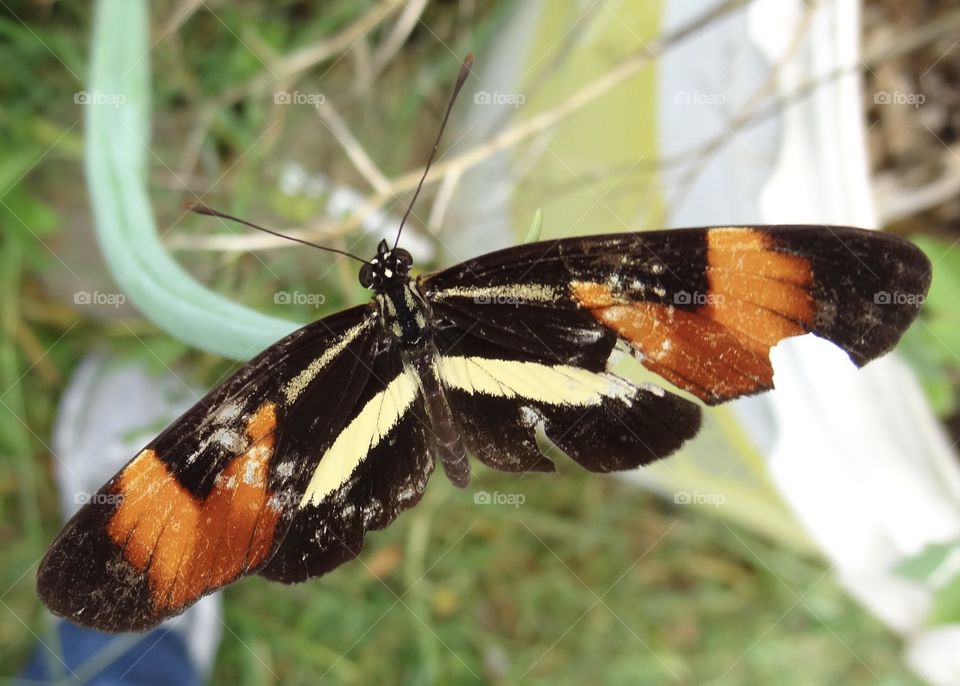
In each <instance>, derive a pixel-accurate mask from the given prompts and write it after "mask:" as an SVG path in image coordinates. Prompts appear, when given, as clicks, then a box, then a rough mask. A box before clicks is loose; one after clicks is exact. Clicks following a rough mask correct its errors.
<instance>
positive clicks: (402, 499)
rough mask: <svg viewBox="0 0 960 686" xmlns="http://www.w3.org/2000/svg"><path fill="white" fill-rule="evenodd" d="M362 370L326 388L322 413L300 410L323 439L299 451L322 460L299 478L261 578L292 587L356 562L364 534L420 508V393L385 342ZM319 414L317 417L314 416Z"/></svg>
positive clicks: (424, 472) (427, 461)
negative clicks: (292, 506) (321, 429)
mask: <svg viewBox="0 0 960 686" xmlns="http://www.w3.org/2000/svg"><path fill="white" fill-rule="evenodd" d="M363 361H364V364H366V365H367V366H368V367H369V369H368V370H364V371H365V372H366V373H364V372H361V370H359V369H357V373H356V374H355V375H353V376H351V377H350V378H344V379H343V380H342V381H341V382H337V383H335V384H333V385H332V386H331V388H330V391H329V392H330V396H331V400H330V402H329V403H328V404H326V405H325V406H324V407H323V408H317V407H313V408H310V407H307V406H304V407H303V408H302V411H301V412H300V414H302V417H298V416H293V417H292V420H293V421H294V423H296V422H298V421H304V422H306V421H314V422H321V423H323V425H324V426H325V427H326V429H327V432H326V435H325V436H323V438H322V440H321V441H320V442H318V443H316V444H315V445H312V446H311V445H306V446H304V447H303V450H307V451H313V453H315V454H318V455H322V458H320V460H319V462H316V460H313V461H312V462H310V461H308V460H304V461H303V464H304V465H308V464H309V465H310V467H309V468H308V469H305V470H303V471H302V472H301V474H300V475H299V481H298V482H297V487H298V490H297V492H298V493H299V494H300V495H299V498H300V500H299V501H298V504H297V508H296V511H295V512H294V514H293V519H292V522H291V524H290V528H289V530H288V531H287V535H286V537H285V538H284V540H283V541H282V542H281V543H280V545H279V547H278V548H277V550H276V552H275V553H274V555H273V556H272V557H271V559H270V561H269V563H268V564H267V565H265V566H264V567H263V568H262V569H261V570H260V571H259V573H260V575H262V576H265V577H267V578H268V579H271V580H273V581H280V582H284V583H293V582H297V581H303V580H305V579H309V578H311V577H314V576H319V575H321V574H325V573H326V572H328V571H330V570H331V569H333V568H334V567H337V566H338V565H340V564H342V563H343V562H345V561H347V560H349V559H352V558H354V557H356V556H357V555H358V554H359V553H360V549H361V547H362V545H363V539H364V535H365V533H366V532H367V531H371V530H376V529H383V528H384V527H386V526H387V525H388V524H390V522H392V521H393V520H394V519H395V518H396V517H397V515H398V514H399V513H400V512H402V511H403V510H406V509H408V508H411V507H413V506H414V505H416V504H417V502H419V500H420V497H421V496H422V495H423V491H424V489H425V487H426V484H427V480H428V479H429V478H430V475H431V474H432V473H433V467H434V464H433V456H432V451H431V449H430V443H429V441H428V438H429V437H428V432H429V422H428V421H427V419H426V416H425V413H424V408H423V398H422V397H421V394H420V388H419V386H418V385H417V382H416V380H415V379H414V378H412V377H411V375H410V374H409V373H408V372H406V371H405V370H404V367H403V362H402V359H401V357H400V352H399V349H398V345H397V344H396V342H395V340H394V339H393V338H392V337H389V336H386V335H384V336H381V337H379V338H377V339H376V340H375V341H374V347H373V348H372V349H371V350H370V352H369V355H367V356H364V357H363ZM318 413H319V414H318Z"/></svg>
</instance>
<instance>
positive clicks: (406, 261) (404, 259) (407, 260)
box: [393, 248, 413, 267]
mask: <svg viewBox="0 0 960 686" xmlns="http://www.w3.org/2000/svg"><path fill="white" fill-rule="evenodd" d="M393 257H394V259H395V260H396V261H397V264H398V265H402V266H404V267H409V266H410V265H411V264H413V257H412V256H411V255H410V253H408V252H407V251H406V250H404V249H403V248H397V249H396V250H394V251H393Z"/></svg>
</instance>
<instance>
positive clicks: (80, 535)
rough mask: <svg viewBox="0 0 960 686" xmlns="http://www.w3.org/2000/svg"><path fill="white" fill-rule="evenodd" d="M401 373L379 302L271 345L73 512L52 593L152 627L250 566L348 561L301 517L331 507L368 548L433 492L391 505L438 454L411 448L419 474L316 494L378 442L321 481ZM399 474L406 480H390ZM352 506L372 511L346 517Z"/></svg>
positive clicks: (137, 626)
mask: <svg viewBox="0 0 960 686" xmlns="http://www.w3.org/2000/svg"><path fill="white" fill-rule="evenodd" d="M401 371H402V370H401V368H400V367H399V363H398V361H397V358H396V355H395V354H393V353H391V350H390V345H389V342H388V341H386V339H385V336H384V334H383V331H382V327H381V326H380V322H379V317H378V315H377V313H376V312H375V310H374V309H373V308H370V307H357V308H353V309H350V310H346V311H344V312H341V313H339V314H336V315H333V316H331V317H328V318H326V319H322V320H320V321H317V322H314V323H313V324H310V325H308V326H306V327H304V328H302V329H300V330H298V331H296V332H294V333H293V334H291V335H290V336H288V337H287V338H285V339H283V340H282V341H280V342H279V343H277V344H276V345H274V346H272V347H270V348H268V349H267V350H265V351H264V352H263V353H261V354H260V355H259V356H258V357H257V358H255V359H254V360H252V361H251V362H250V363H249V364H247V365H245V366H244V367H243V368H241V369H240V370H239V371H238V372H237V373H236V374H235V375H234V376H233V377H231V378H230V379H229V380H228V381H227V382H226V383H224V384H223V385H221V386H220V387H218V388H217V389H215V390H213V391H212V392H211V393H209V394H208V395H207V396H206V397H204V398H203V399H202V400H200V401H199V402H198V403H197V404H196V405H195V406H194V407H193V408H191V409H190V410H188V411H187V412H186V413H185V414H184V415H183V416H182V417H181V418H180V419H178V420H177V421H176V422H174V423H173V424H172V425H171V426H170V427H169V428H168V429H167V430H166V431H164V432H163V433H162V434H161V435H160V436H159V437H157V439H155V440H154V441H152V442H151V443H150V444H149V445H148V446H146V447H145V448H144V449H143V450H142V451H141V452H140V453H139V454H138V455H137V456H136V457H135V458H134V459H133V460H132V461H131V462H130V463H128V464H127V465H126V466H125V467H124V468H123V469H122V470H121V471H120V472H119V473H118V474H117V475H116V476H115V477H114V478H113V479H111V480H110V481H109V482H108V483H107V484H106V485H105V486H104V487H103V488H102V489H101V490H100V491H99V492H98V493H97V494H96V496H94V497H93V498H92V501H91V502H90V503H89V504H88V505H86V506H84V507H83V508H82V509H81V510H80V511H79V512H78V513H77V514H76V515H75V516H74V517H73V518H72V519H71V520H70V521H69V522H68V523H67V525H66V526H65V527H64V528H63V530H62V531H61V533H60V534H59V535H58V537H57V539H56V540H55V541H54V543H53V544H52V545H51V547H50V549H49V551H48V552H47V554H46V555H45V557H44V559H43V560H42V562H41V564H40V569H39V572H38V577H37V587H38V592H39V594H40V596H41V598H42V599H43V601H44V602H45V603H46V605H47V606H48V607H49V608H50V609H51V610H52V611H53V612H55V613H56V614H60V615H63V616H65V617H67V618H68V619H70V620H71V621H74V622H76V623H79V624H83V625H86V626H91V627H95V628H98V629H102V630H108V631H123V630H142V629H146V628H149V627H151V626H153V625H155V624H157V623H159V622H160V621H162V620H163V619H165V618H167V617H170V616H173V615H176V614H179V613H180V612H182V611H183V610H184V609H185V608H186V607H188V606H189V605H191V604H193V603H194V602H195V601H196V600H197V599H199V598H200V597H201V596H202V595H205V594H207V593H210V592H212V591H213V590H215V589H217V588H219V587H221V586H223V585H225V584H228V583H230V582H231V581H233V580H234V579H236V578H237V577H239V576H243V575H247V574H251V573H255V572H257V571H259V570H264V572H265V573H266V575H267V576H271V577H275V576H277V574H276V572H275V570H276V569H278V568H282V569H289V568H291V567H290V563H289V562H287V561H288V560H290V559H292V557H293V556H294V555H300V556H303V557H304V559H313V558H316V557H320V558H324V556H326V558H328V559H332V558H336V559H339V560H342V559H344V558H345V556H346V553H345V552H344V549H342V548H337V545H338V543H337V541H336V540H334V539H333V538H330V537H328V538H321V537H320V536H319V535H317V536H314V535H313V533H312V532H305V531H303V530H302V528H301V526H302V524H303V522H304V521H306V520H308V519H309V520H310V521H311V522H313V521H314V520H313V519H311V513H313V512H314V511H315V510H317V509H322V508H327V509H326V512H327V513H328V515H329V516H330V519H329V521H327V522H326V523H318V524H317V527H318V530H322V528H323V527H324V526H331V527H333V526H336V527H337V528H338V533H337V534H336V539H338V540H342V541H346V542H349V544H350V546H349V547H348V548H347V550H348V551H349V552H350V553H351V554H355V552H356V551H357V550H358V549H359V541H361V540H362V537H363V529H365V528H372V527H376V526H383V525H385V522H386V521H387V519H388V518H392V517H393V516H395V515H396V513H397V512H398V511H399V510H401V509H403V508H404V507H407V506H409V505H411V504H412V503H413V502H414V501H415V497H419V491H416V496H415V497H414V496H411V497H409V498H407V499H406V500H404V499H402V498H397V499H395V500H390V501H389V502H390V507H387V506H386V504H385V500H384V496H383V493H384V492H385V491H390V489H394V490H397V489H404V488H407V487H408V486H409V484H410V483H411V482H415V484H416V485H420V484H421V483H422V482H425V481H426V478H427V475H428V474H429V468H430V465H429V464H427V463H425V462H424V460H423V459H422V458H411V460H410V461H409V464H407V463H406V462H404V460H403V459H398V460H397V461H398V462H401V463H403V464H404V465H405V466H406V468H407V471H406V472H403V473H401V471H402V468H401V467H399V466H395V467H394V468H393V469H392V470H389V471H384V472H382V473H378V474H376V475H374V478H373V479H372V481H369V480H368V481H367V482H366V483H365V486H364V487H363V488H362V489H352V490H350V492H349V497H342V498H341V499H340V500H339V501H338V502H337V505H336V506H333V505H330V504H328V503H327V501H326V498H325V497H316V498H314V500H315V501H316V502H314V501H313V500H310V499H305V495H306V494H308V492H310V493H312V496H311V497H313V496H316V495H317V494H319V493H323V492H324V491H325V489H327V488H328V487H329V486H330V485H331V484H335V483H336V482H337V480H338V479H348V478H349V477H350V473H349V472H350V465H349V464H348V463H349V460H351V459H353V460H354V461H355V462H362V461H363V459H364V457H365V456H366V452H365V451H357V452H354V453H350V452H349V451H348V452H347V453H341V454H340V459H341V463H340V464H339V467H340V469H339V471H338V470H337V469H331V468H330V465H328V466H327V468H326V469H325V471H321V472H320V477H319V478H318V479H316V480H314V475H315V474H317V473H318V471H319V467H320V464H321V463H322V462H323V460H322V458H323V457H326V456H328V448H329V447H330V446H332V445H333V444H334V442H335V441H336V438H337V437H338V436H339V435H340V434H341V433H342V430H343V429H344V427H346V426H349V424H350V422H351V419H352V418H353V417H355V416H357V415H358V414H360V413H361V412H362V411H363V409H364V404H363V403H364V400H365V399H369V397H370V396H371V394H373V395H376V392H377V389H378V388H379V389H380V390H381V391H382V390H384V389H385V388H387V387H388V386H389V384H390V383H391V381H393V380H394V378H395V377H396V376H397V375H398V374H400V373H401ZM391 375H393V377H391ZM413 402H414V401H413V400H410V401H408V404H413ZM375 426H376V424H375ZM408 427H409V424H403V425H402V427H401V428H403V429H404V430H405V432H406V433H405V434H404V435H405V439H404V440H405V441H406V442H405V444H404V445H403V446H402V449H403V450H405V451H408V452H409V453H410V454H411V455H418V453H417V448H418V446H417V445H416V441H417V440H419V438H420V436H419V435H418V434H417V433H416V430H415V429H409V428H408ZM379 428H381V429H383V430H384V432H385V433H387V434H390V430H389V427H387V426H382V425H381V426H380V427H379ZM395 435H397V434H391V439H392V437H393V436H395ZM424 452H425V450H423V451H421V452H420V453H419V454H423V453H424ZM400 457H404V458H405V457H406V456H405V455H404V456H400ZM389 479H397V480H398V482H400V481H402V482H403V483H401V484H400V485H399V486H398V485H397V484H386V483H381V480H389ZM311 487H312V488H313V490H312V491H310V489H311ZM334 490H335V489H334ZM331 492H333V491H331ZM334 495H342V492H337V493H334ZM350 507H352V508H354V509H355V510H356V511H357V512H359V513H361V514H360V516H359V517H356V518H349V517H346V516H344V515H343V512H344V511H345V510H346V509H347V508H350ZM338 508H339V509H338ZM373 510H375V512H374V513H373V514H370V512H371V511H373ZM338 512H339V515H338ZM291 527H292V528H293V530H294V531H293V534H292V535H291V533H290V530H291ZM324 546H327V547H326V548H325V547H324ZM274 558H276V559H277V562H276V563H274V562H273V560H274ZM281 561H283V562H282V564H281ZM281 576H283V575H281ZM287 576H288V577H292V576H295V575H291V574H288V575H287Z"/></svg>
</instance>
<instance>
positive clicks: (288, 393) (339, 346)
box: [283, 317, 374, 405]
mask: <svg viewBox="0 0 960 686" xmlns="http://www.w3.org/2000/svg"><path fill="white" fill-rule="evenodd" d="M373 321H374V318H373V317H368V318H366V319H364V320H363V321H362V322H360V323H359V324H357V325H356V326H353V327H351V328H349V329H347V330H346V331H345V332H344V333H343V335H342V336H341V337H340V338H338V339H337V340H336V341H334V342H333V343H331V344H330V346H329V347H327V349H326V350H324V351H323V354H322V355H321V356H320V357H318V358H316V359H315V360H313V361H312V362H311V363H310V364H308V365H307V366H306V368H305V369H304V370H303V371H302V372H300V373H299V374H297V375H296V376H295V377H293V378H292V379H290V381H288V382H287V384H286V385H285V386H284V387H283V394H284V400H285V402H286V404H287V405H290V404H292V403H293V402H295V401H296V400H297V398H299V397H300V394H301V393H303V391H304V390H305V389H306V388H307V386H309V385H310V383H311V382H312V381H313V380H314V379H315V378H317V374H319V373H320V372H321V371H323V368H324V367H326V366H327V365H328V364H330V361H331V360H332V359H333V358H335V357H336V356H337V355H339V354H340V353H341V352H343V350H344V348H346V347H347V346H348V345H350V343H351V342H352V341H353V340H354V339H355V338H356V337H357V336H359V335H360V334H361V333H362V332H363V331H364V330H365V329H366V328H367V327H368V326H370V325H371V324H373Z"/></svg>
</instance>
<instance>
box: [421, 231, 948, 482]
mask: <svg viewBox="0 0 960 686" xmlns="http://www.w3.org/2000/svg"><path fill="white" fill-rule="evenodd" d="M929 283H930V264H929V262H928V260H927V259H926V257H925V256H924V255H923V253H921V252H920V251H919V250H918V249H917V248H916V247H915V246H913V245H911V244H910V243H907V242H906V241H903V240H900V239H897V238H894V237H891V236H889V235H886V234H881V233H876V232H872V231H865V230H862V229H853V228H845V227H809V226H800V227H786V226H784V227H729V228H700V229H681V230H673V231H658V232H645V233H625V234H612V235H607V236H592V237H583V238H569V239H563V240H558V241H551V242H541V243H533V244H528V245H523V246H518V247H514V248H508V249H506V250H501V251H498V252H494V253H490V254H488V255H483V256H481V257H479V258H476V259H474V260H469V261H467V262H464V263H461V264H459V265H456V266H454V267H452V268H450V269H447V270H445V271H442V272H439V273H436V274H431V275H427V276H425V277H422V278H421V280H420V282H419V287H420V289H421V292H422V293H423V294H424V297H425V298H426V299H427V300H428V302H429V303H430V306H431V309H432V311H433V320H434V326H435V331H436V334H435V335H436V338H437V344H438V347H439V348H440V351H441V355H442V356H443V357H445V358H449V359H451V360H457V362H456V363H451V366H455V365H460V367H461V368H463V366H464V365H467V366H468V367H469V368H470V369H472V372H471V373H472V375H474V376H477V375H479V376H480V377H482V378H480V379H479V380H477V381H476V382H473V381H470V380H469V379H466V378H465V374H466V372H464V371H462V369H460V370H459V373H453V372H451V374H448V377H451V378H448V379H447V381H448V386H450V396H451V399H452V400H451V405H452V406H453V407H454V409H455V411H456V412H457V414H458V416H460V417H463V420H462V424H463V429H464V433H465V436H464V438H465V440H466V442H467V444H468V446H469V447H470V448H471V450H472V451H473V452H474V454H476V455H477V457H479V458H480V459H481V460H483V461H484V462H487V463H488V464H490V465H491V466H494V467H497V468H500V469H505V470H512V471H526V470H542V469H550V468H552V465H550V464H549V462H547V461H546V458H544V457H543V456H542V455H540V454H539V451H538V450H537V449H536V444H535V442H534V441H533V426H534V425H535V424H536V423H538V422H543V423H544V427H545V429H546V432H547V435H548V436H549V437H550V438H551V439H552V440H553V441H554V442H555V443H556V444H557V445H558V446H559V447H561V448H562V449H563V450H564V451H565V452H567V453H568V454H570V455H571V457H574V459H577V460H578V461H579V462H580V463H581V464H583V465H584V466H586V467H587V468H589V469H597V470H601V471H607V470H609V469H621V468H629V467H631V466H636V465H637V464H643V463H646V462H649V461H651V460H653V459H656V458H657V457H661V456H663V455H666V454H669V453H670V452H672V451H673V450H674V449H676V447H678V446H679V444H680V443H682V441H683V440H685V439H686V438H689V437H691V436H692V435H693V434H694V433H696V429H697V427H698V424H699V411H698V410H696V408H695V407H694V406H693V405H691V404H690V403H687V402H686V401H683V400H681V399H680V398H678V397H676V396H674V395H672V394H669V393H663V392H661V391H659V390H654V389H650V388H638V389H636V390H635V391H634V392H633V395H630V394H629V393H627V392H624V393H625V395H624V396H623V397H624V398H626V400H627V401H629V402H626V401H623V402H618V401H616V400H615V399H612V398H608V397H605V398H603V399H602V400H601V401H598V402H594V403H586V404H580V405H578V404H577V403H570V402H565V401H564V398H563V396H564V391H563V389H559V390H557V389H552V390H551V391H550V392H551V393H552V394H553V400H554V402H552V403H546V402H544V397H538V394H537V392H536V390H535V386H536V382H535V381H534V382H531V384H529V385H528V386H527V387H525V388H523V389H514V392H513V393H510V392H509V391H507V390H503V389H501V388H498V387H497V385H496V383H493V382H492V381H491V378H492V377H498V376H499V377H502V378H496V379H494V380H495V381H496V382H497V383H501V384H506V385H509V384H510V383H511V381H510V376H511V374H515V373H518V372H522V371H523V370H524V369H526V370H528V371H530V372H531V373H533V374H535V375H536V374H539V375H540V380H541V381H543V382H544V383H549V382H550V379H551V378H552V377H555V376H556V375H555V374H551V373H545V372H544V371H543V370H547V372H555V371H563V370H573V369H576V370H581V374H580V378H581V379H582V380H583V382H584V383H587V384H588V385H589V384H591V383H593V381H592V380H591V378H590V377H589V376H586V374H588V373H592V374H594V375H600V376H604V375H605V372H604V370H605V369H606V367H607V363H608V360H609V358H610V355H611V353H613V351H614V349H615V348H617V347H622V348H626V349H628V350H629V351H630V352H632V353H633V354H634V355H635V356H636V357H637V358H638V359H639V360H640V361H641V362H642V363H643V364H644V366H646V367H647V368H649V369H651V370H652V371H654V372H656V373H657V374H659V375H660V376H662V377H663V378H665V379H667V380H668V381H670V382H671V383H673V384H674V385H676V386H678V387H680V388H682V389H684V390H687V391H689V392H691V393H693V394H694V395H696V396H697V397H699V398H701V399H702V400H704V401H705V402H707V403H709V404H714V403H719V402H723V401H726V400H729V399H732V398H736V397H740V396H743V395H750V394H753V393H758V392H761V391H764V390H767V389H769V388H771V387H772V385H773V369H772V366H771V364H770V360H769V350H770V348H771V347H772V346H773V345H775V344H776V343H777V342H779V341H780V340H782V339H784V338H787V337H790V336H795V335H800V334H803V333H807V332H813V333H816V334H818V335H820V336H822V337H824V338H827V339H828V340H831V341H833V342H834V343H836V344H837V345H839V346H840V347H841V348H843V349H844V350H845V351H846V352H847V353H848V355H850V357H851V359H853V360H854V362H856V363H857V364H858V365H862V364H865V363H866V362H868V361H869V360H871V359H874V358H876V357H878V356H880V355H882V354H883V353H885V352H886V351H888V350H889V349H890V348H892V347H893V345H894V344H895V343H896V342H897V340H899V338H900V336H901V334H902V333H903V331H904V330H905V329H906V328H907V326H909V324H910V323H911V322H912V321H913V319H914V318H915V317H916V315H917V312H918V310H919V307H920V304H921V303H922V300H923V296H924V294H925V293H926V290H927V288H928V287H929ZM484 359H498V360H502V361H503V362H504V364H501V365H500V366H499V369H498V370H492V369H488V370H483V369H481V367H482V366H483V364H484V363H483V362H482V361H483V360H484ZM464 360H466V361H468V362H464ZM524 365H525V366H524ZM535 365H540V366H539V367H537V366H535ZM487 366H490V365H487ZM521 391H525V392H526V396H525V395H524V392H521ZM539 395H540V396H545V395H549V394H539ZM531 399H532V400H534V401H536V402H531ZM487 417H495V418H496V419H497V423H496V424H495V425H493V426H491V425H490V424H489V423H487V421H486V418H487Z"/></svg>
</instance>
